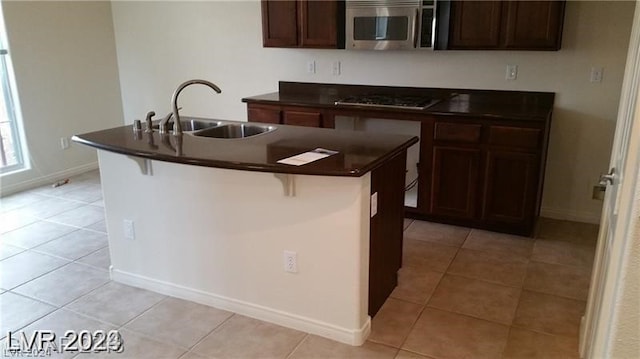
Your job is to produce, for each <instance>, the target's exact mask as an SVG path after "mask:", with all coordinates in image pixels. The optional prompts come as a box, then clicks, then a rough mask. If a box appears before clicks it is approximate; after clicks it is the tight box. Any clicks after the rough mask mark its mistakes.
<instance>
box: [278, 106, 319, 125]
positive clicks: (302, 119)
mask: <svg viewBox="0 0 640 359" xmlns="http://www.w3.org/2000/svg"><path fill="white" fill-rule="evenodd" d="M282 123H284V124H285V125H294V126H306V127H321V125H322V114H321V113H320V112H306V111H295V110H293V111H292V110H287V111H285V112H284V115H283V118H282Z"/></svg>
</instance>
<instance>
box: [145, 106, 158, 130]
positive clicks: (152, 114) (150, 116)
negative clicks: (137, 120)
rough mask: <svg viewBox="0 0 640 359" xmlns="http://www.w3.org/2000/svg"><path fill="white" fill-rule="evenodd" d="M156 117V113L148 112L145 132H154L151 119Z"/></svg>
mask: <svg viewBox="0 0 640 359" xmlns="http://www.w3.org/2000/svg"><path fill="white" fill-rule="evenodd" d="M155 115H156V113H155V112H153V111H149V112H147V118H146V119H145V120H144V121H145V122H146V128H145V129H144V132H153V124H152V122H153V121H152V119H151V118H152V117H153V116H155Z"/></svg>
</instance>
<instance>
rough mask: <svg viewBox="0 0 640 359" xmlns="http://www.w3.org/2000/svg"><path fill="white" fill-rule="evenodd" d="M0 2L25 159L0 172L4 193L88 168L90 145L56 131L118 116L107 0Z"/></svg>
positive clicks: (79, 129) (96, 125)
mask: <svg viewBox="0 0 640 359" xmlns="http://www.w3.org/2000/svg"><path fill="white" fill-rule="evenodd" d="M2 6H3V9H4V17H5V23H6V27H7V35H8V39H9V50H10V53H11V57H12V60H13V65H14V68H15V77H16V82H17V91H18V95H19V97H20V102H21V108H22V114H23V120H24V127H25V133H26V140H27V145H28V150H29V154H30V159H31V166H32V167H31V169H30V170H27V171H23V172H20V173H16V174H11V175H6V176H3V177H2V178H1V181H2V186H1V191H2V193H4V194H6V193H10V192H15V191H17V190H21V189H26V188H29V187H33V186H37V185H41V184H45V183H50V182H53V181H55V180H57V179H60V178H64V177H66V176H69V175H71V174H74V173H76V172H82V171H86V170H88V169H90V168H95V167H96V166H97V158H96V153H95V150H93V149H90V148H88V147H86V146H80V145H74V144H72V145H71V148H69V149H68V150H62V149H61V147H60V138H61V137H70V136H72V135H74V134H78V133H83V132H88V131H95V130H98V129H103V128H108V127H114V126H117V125H120V124H122V121H123V120H122V103H121V100H120V98H121V95H120V88H119V83H118V68H117V61H116V54H115V40H114V32H113V21H112V16H111V5H110V3H109V2H71V1H69V2H57V1H55V2H52V1H43V2H30V1H24V2H23V1H3V2H2Z"/></svg>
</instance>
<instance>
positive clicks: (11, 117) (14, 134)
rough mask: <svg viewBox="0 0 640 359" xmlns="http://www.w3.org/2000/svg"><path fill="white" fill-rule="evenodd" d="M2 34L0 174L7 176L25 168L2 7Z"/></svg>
mask: <svg viewBox="0 0 640 359" xmlns="http://www.w3.org/2000/svg"><path fill="white" fill-rule="evenodd" d="M0 32H1V33H0V92H1V93H0V174H5V173H9V172H13V171H16V170H20V169H22V168H24V167H25V166H24V156H23V150H22V145H21V143H20V142H21V141H20V140H21V136H20V129H21V126H20V125H19V123H18V120H19V119H18V116H17V112H16V103H17V101H16V97H15V91H13V88H12V81H11V76H12V74H11V72H10V71H11V69H12V67H11V58H10V53H9V51H8V49H7V39H6V33H7V32H6V30H5V26H4V16H3V14H2V7H0Z"/></svg>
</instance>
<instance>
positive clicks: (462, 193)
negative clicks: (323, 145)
mask: <svg viewBox="0 0 640 359" xmlns="http://www.w3.org/2000/svg"><path fill="white" fill-rule="evenodd" d="M345 111H346V112H341V110H339V109H331V110H327V109H326V108H321V107H317V108H314V107H311V106H304V107H303V106H290V105H283V106H280V105H268V104H255V103H249V104H248V115H249V121H252V122H265V123H282V124H286V125H296V126H312V127H327V128H333V127H334V126H333V123H334V116H361V117H363V118H367V116H370V115H371V113H368V112H366V111H365V112H358V111H357V110H353V109H349V110H345ZM385 118H389V115H385ZM398 119H402V120H407V117H406V116H405V117H402V115H399V117H398ZM410 120H415V121H420V122H421V135H420V136H421V140H420V145H419V146H420V160H419V161H420V163H419V178H418V205H417V207H415V208H406V215H407V216H408V217H413V218H419V219H426V220H431V221H437V222H444V223H451V224H457V225H461V226H467V227H475V228H483V229H488V230H493V231H498V232H507V233H515V234H521V235H531V234H532V232H533V228H534V225H535V220H536V218H537V216H538V212H539V209H540V202H541V198H542V181H543V179H544V167H545V151H546V147H547V142H548V131H549V123H550V117H549V118H548V119H547V120H546V121H543V120H535V121H531V120H517V119H513V120H510V119H504V118H502V119H493V118H490V117H482V116H477V117H464V116H460V117H458V116H437V115H416V117H415V119H413V118H410ZM398 171H399V172H402V173H403V175H404V170H403V169H398ZM385 298H386V297H385Z"/></svg>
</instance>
